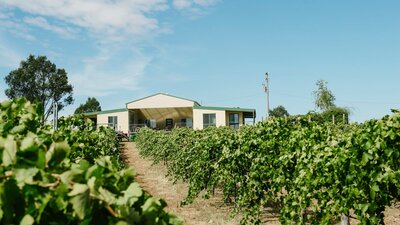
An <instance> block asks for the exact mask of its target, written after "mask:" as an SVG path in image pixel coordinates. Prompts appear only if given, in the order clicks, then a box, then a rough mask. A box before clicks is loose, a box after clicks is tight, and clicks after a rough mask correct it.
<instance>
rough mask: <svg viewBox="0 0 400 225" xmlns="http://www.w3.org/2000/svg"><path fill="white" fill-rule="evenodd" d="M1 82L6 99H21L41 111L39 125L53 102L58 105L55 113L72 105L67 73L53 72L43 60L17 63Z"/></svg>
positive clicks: (32, 59) (54, 70) (60, 70)
mask: <svg viewBox="0 0 400 225" xmlns="http://www.w3.org/2000/svg"><path fill="white" fill-rule="evenodd" d="M5 81H6V83H7V85H8V86H9V88H8V89H6V90H5V94H6V96H7V97H9V98H17V97H25V98H27V99H28V100H30V101H32V102H33V101H37V102H38V104H40V105H41V106H42V107H43V110H44V115H43V122H44V121H45V120H47V118H48V116H49V115H50V114H51V113H52V110H53V104H52V103H53V101H56V102H57V103H58V110H61V109H63V108H64V107H65V106H67V105H70V104H72V103H73V101H74V99H73V97H72V91H73V88H72V85H71V84H69V83H68V76H67V72H65V70H64V69H59V68H57V67H56V65H55V64H54V63H52V62H50V61H49V60H48V59H47V57H46V56H37V57H35V56H34V55H29V57H28V58H27V59H26V60H25V61H24V60H23V61H21V63H20V66H19V68H18V69H15V70H13V71H11V72H10V73H9V74H8V75H7V76H6V77H5Z"/></svg>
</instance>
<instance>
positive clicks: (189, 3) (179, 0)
mask: <svg viewBox="0 0 400 225" xmlns="http://www.w3.org/2000/svg"><path fill="white" fill-rule="evenodd" d="M218 2H219V0H173V1H172V4H173V5H174V7H175V8H177V9H195V8H194V7H196V6H200V7H207V6H212V5H215V4H217V3H218Z"/></svg>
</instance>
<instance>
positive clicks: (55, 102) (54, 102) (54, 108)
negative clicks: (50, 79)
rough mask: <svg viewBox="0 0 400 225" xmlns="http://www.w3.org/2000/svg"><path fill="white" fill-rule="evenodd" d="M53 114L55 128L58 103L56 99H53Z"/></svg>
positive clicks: (54, 126) (56, 126) (56, 125)
mask: <svg viewBox="0 0 400 225" xmlns="http://www.w3.org/2000/svg"><path fill="white" fill-rule="evenodd" d="M53 115H54V120H53V129H54V130H57V129H58V104H57V101H55V100H53Z"/></svg>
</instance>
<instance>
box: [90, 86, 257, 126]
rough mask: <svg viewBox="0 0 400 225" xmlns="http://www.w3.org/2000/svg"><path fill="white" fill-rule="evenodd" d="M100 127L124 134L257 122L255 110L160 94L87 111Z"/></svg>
mask: <svg viewBox="0 0 400 225" xmlns="http://www.w3.org/2000/svg"><path fill="white" fill-rule="evenodd" d="M84 116H85V117H86V118H90V119H92V120H93V121H95V123H96V124H97V126H109V127H112V128H114V129H115V130H118V131H122V132H124V133H128V132H135V131H136V129H137V128H140V127H143V126H148V127H151V128H154V129H172V128H174V127H191V128H194V129H203V128H206V127H208V126H230V127H233V128H239V127H240V126H241V125H243V124H246V123H253V124H254V122H255V117H256V111H255V109H245V108H239V107H237V108H226V107H210V106H201V105H200V104H199V103H198V102H196V101H193V100H189V99H185V98H180V97H176V96H172V95H169V94H163V93H158V94H155V95H151V96H148V97H145V98H141V99H138V100H134V101H131V102H128V103H126V107H125V108H121V109H113V110H106V111H99V112H90V113H85V114H84Z"/></svg>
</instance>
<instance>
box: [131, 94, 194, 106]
mask: <svg viewBox="0 0 400 225" xmlns="http://www.w3.org/2000/svg"><path fill="white" fill-rule="evenodd" d="M156 95H166V96H169V97H173V98H179V99H182V100H186V101H191V102H194V105H200V104H199V103H198V102H196V101H194V100H191V99H187V98H181V97H177V96H174V95H170V94H165V93H156V94H154V95H150V96H147V97H143V98H139V99H136V100H133V101H130V102H127V103H126V105H128V104H129V103H132V102H137V101H140V100H143V99H146V98H150V97H153V96H156Z"/></svg>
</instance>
